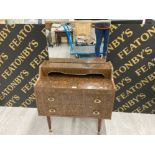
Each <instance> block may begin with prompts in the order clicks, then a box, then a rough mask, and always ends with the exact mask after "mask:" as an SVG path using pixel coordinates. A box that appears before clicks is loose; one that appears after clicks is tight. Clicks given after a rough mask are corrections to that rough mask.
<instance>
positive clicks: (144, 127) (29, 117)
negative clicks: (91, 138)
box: [0, 107, 155, 135]
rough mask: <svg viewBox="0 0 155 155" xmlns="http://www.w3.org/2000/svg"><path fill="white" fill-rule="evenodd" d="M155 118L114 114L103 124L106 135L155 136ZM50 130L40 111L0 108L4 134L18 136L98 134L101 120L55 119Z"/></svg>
mask: <svg viewBox="0 0 155 155" xmlns="http://www.w3.org/2000/svg"><path fill="white" fill-rule="evenodd" d="M154 122H155V115H153V114H131V113H119V112H113V114H112V119H111V120H105V121H103V123H102V130H101V134H103V135H105V134H106V135H143V134H149V135H150V134H155V123H154ZM52 130H53V132H52V133H51V132H49V131H48V126H47V121H46V117H43V116H38V112H37V109H36V108H19V107H17V108H16V107H13V108H12V107H0V134H3V135H7V134H9V135H10V134H13V135H14V134H18V135H23V134H24V135H53V134H54V135H70V134H72V135H95V134H97V120H96V119H90V118H70V117H53V118H52Z"/></svg>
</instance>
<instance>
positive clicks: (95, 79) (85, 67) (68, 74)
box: [35, 58, 115, 133]
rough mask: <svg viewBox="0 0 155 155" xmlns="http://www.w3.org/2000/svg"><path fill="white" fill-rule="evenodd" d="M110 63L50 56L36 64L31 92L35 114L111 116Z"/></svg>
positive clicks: (113, 87) (112, 83)
mask: <svg viewBox="0 0 155 155" xmlns="http://www.w3.org/2000/svg"><path fill="white" fill-rule="evenodd" d="M112 72H113V68H112V64H111V62H105V61H104V60H103V59H96V58H94V59H73V58H72V59H64V58H62V59H60V58H58V59H56V58H54V59H50V60H46V61H44V62H43V63H42V64H41V65H40V68H39V78H38V81H37V82H36V84H35V95H36V101H37V109H38V113H39V115H42V116H47V121H48V127H49V130H50V131H51V119H50V117H51V116H70V117H92V118H96V119H98V133H100V130H101V122H102V119H111V115H112V109H113V102H114V97H115V84H114V81H113V77H112Z"/></svg>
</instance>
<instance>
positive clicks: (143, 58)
mask: <svg viewBox="0 0 155 155" xmlns="http://www.w3.org/2000/svg"><path fill="white" fill-rule="evenodd" d="M108 52H109V53H108V60H110V61H111V62H112V64H113V67H114V74H113V76H114V81H115V84H116V88H117V92H116V98H115V103H114V111H119V112H137V113H152V114H153V113H155V25H151V24H148V25H139V24H124V25H123V24H122V25H112V26H111V34H110V38H109V47H108Z"/></svg>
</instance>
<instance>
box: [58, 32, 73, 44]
mask: <svg viewBox="0 0 155 155" xmlns="http://www.w3.org/2000/svg"><path fill="white" fill-rule="evenodd" d="M71 34H72V38H73V31H71ZM62 37H66V39H67V43H68V38H67V34H66V32H65V31H59V30H55V41H56V45H57V46H59V45H61V38H62Z"/></svg>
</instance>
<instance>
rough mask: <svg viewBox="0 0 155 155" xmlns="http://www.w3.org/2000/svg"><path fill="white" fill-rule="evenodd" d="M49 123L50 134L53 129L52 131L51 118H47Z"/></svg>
mask: <svg viewBox="0 0 155 155" xmlns="http://www.w3.org/2000/svg"><path fill="white" fill-rule="evenodd" d="M47 123H48V128H49V132H52V129H51V118H50V116H47Z"/></svg>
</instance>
